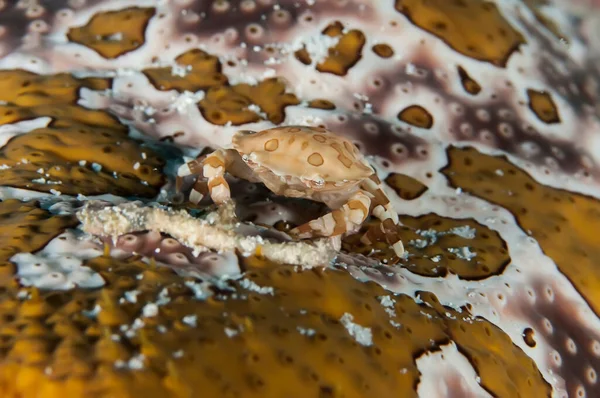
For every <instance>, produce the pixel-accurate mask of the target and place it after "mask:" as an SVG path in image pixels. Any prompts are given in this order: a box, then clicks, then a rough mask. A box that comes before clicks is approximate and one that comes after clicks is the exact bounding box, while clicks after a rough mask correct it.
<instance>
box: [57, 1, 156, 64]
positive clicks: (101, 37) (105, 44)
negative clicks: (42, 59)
mask: <svg viewBox="0 0 600 398" xmlns="http://www.w3.org/2000/svg"><path fill="white" fill-rule="evenodd" d="M154 13H155V9H154V8H141V7H131V8H125V9H122V10H118V11H107V12H103V13H99V14H96V15H94V16H93V17H92V18H91V19H90V21H89V22H88V23H87V24H86V25H84V26H80V27H76V28H71V29H70V30H69V33H68V34H67V37H68V38H69V40H70V41H73V42H76V43H79V44H81V45H84V46H86V47H90V48H91V49H93V50H94V51H96V52H97V53H98V54H100V55H101V56H103V57H104V58H117V57H119V56H121V55H123V54H126V53H128V52H130V51H133V50H135V49H137V48H139V47H141V46H142V45H143V44H144V41H145V32H146V26H147V25H148V21H149V20H150V18H152V16H153V15H154Z"/></svg>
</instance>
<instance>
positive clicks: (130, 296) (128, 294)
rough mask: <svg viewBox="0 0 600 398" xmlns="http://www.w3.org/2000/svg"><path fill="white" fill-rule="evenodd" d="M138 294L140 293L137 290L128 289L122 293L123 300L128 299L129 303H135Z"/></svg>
mask: <svg viewBox="0 0 600 398" xmlns="http://www.w3.org/2000/svg"><path fill="white" fill-rule="evenodd" d="M138 294H140V292H139V291H138V290H129V291H127V292H125V293H124V295H125V300H127V301H129V302H130V303H136V302H137V296H138Z"/></svg>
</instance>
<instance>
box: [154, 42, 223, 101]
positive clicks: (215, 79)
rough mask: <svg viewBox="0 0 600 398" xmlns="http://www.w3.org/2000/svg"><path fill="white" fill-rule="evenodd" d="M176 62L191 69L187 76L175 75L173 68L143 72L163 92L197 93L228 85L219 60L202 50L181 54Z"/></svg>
mask: <svg viewBox="0 0 600 398" xmlns="http://www.w3.org/2000/svg"><path fill="white" fill-rule="evenodd" d="M175 62H177V64H178V65H181V66H183V67H187V68H189V70H187V71H186V74H185V76H178V75H175V74H173V68H171V67H170V66H168V67H164V68H147V69H144V70H143V72H144V74H145V75H146V76H147V77H148V79H149V80H150V82H151V83H152V84H153V85H154V87H156V88H157V89H159V90H163V91H168V90H177V91H179V92H183V91H191V92H196V91H198V90H207V89H209V88H211V87H217V86H222V85H226V84H227V77H226V76H225V75H224V74H223V73H222V72H221V63H220V62H219V58H217V57H215V56H213V55H210V54H208V53H205V52H204V51H202V50H200V49H197V48H195V49H192V50H190V51H187V52H185V53H183V54H181V55H180V56H178V57H177V58H176V59H175Z"/></svg>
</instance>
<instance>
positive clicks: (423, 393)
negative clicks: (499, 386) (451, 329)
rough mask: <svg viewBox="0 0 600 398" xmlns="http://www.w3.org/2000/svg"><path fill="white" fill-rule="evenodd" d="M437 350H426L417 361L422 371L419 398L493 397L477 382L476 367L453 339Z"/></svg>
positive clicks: (418, 391)
mask: <svg viewBox="0 0 600 398" xmlns="http://www.w3.org/2000/svg"><path fill="white" fill-rule="evenodd" d="M440 349H441V351H436V352H425V353H424V354H423V355H421V356H420V357H419V358H418V359H417V361H416V363H417V369H419V372H420V373H421V377H420V380H419V384H418V387H417V394H418V395H419V397H436V398H445V397H449V398H450V397H459V396H460V397H478V398H491V397H492V396H491V395H490V394H489V393H488V392H487V391H486V390H485V389H484V388H483V387H481V385H479V379H480V378H479V376H478V375H477V373H476V372H475V369H473V366H472V365H471V363H470V362H469V360H468V359H467V358H466V357H465V356H464V355H463V354H461V353H460V352H459V351H458V349H457V347H456V344H455V343H454V342H450V343H449V344H447V345H443V346H441V347H440Z"/></svg>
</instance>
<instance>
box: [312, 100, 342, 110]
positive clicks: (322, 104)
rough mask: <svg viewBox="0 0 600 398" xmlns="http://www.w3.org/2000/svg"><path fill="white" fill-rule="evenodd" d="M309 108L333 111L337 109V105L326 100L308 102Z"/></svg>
mask: <svg viewBox="0 0 600 398" xmlns="http://www.w3.org/2000/svg"><path fill="white" fill-rule="evenodd" d="M308 106H309V107H310V108H315V109H325V110H333V109H335V105H334V103H333V102H331V101H327V100H324V99H316V100H312V101H309V102H308Z"/></svg>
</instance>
